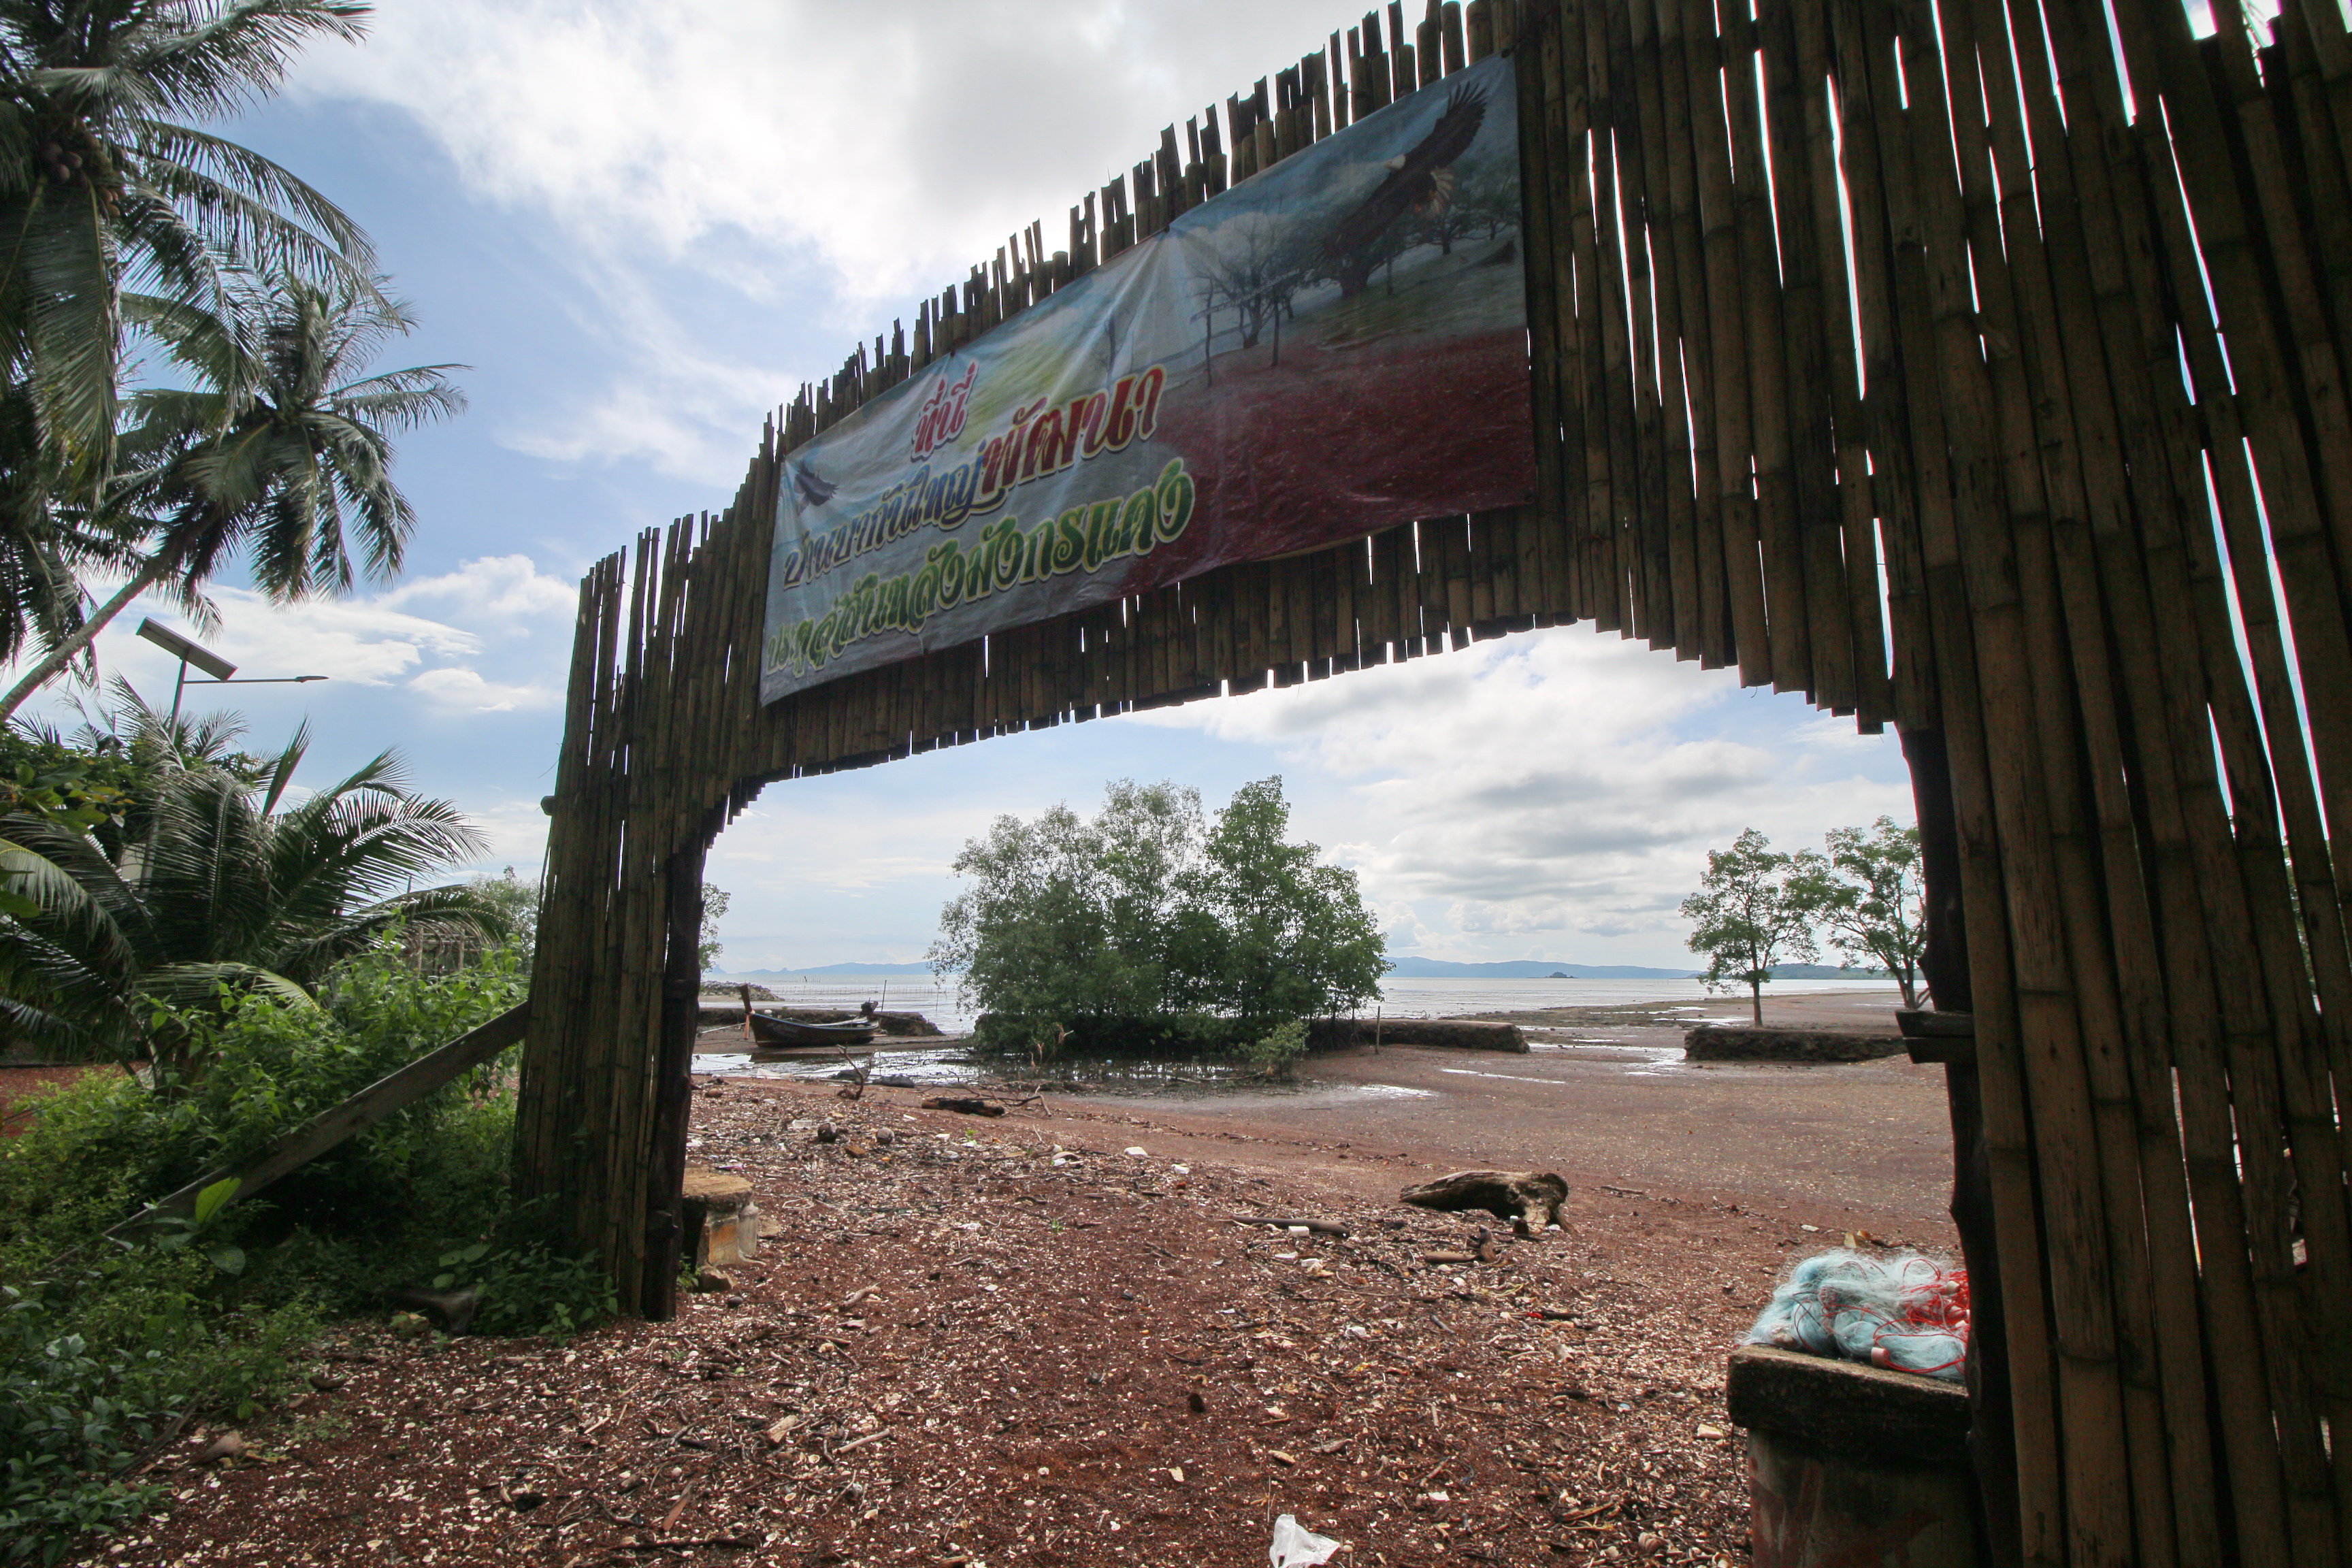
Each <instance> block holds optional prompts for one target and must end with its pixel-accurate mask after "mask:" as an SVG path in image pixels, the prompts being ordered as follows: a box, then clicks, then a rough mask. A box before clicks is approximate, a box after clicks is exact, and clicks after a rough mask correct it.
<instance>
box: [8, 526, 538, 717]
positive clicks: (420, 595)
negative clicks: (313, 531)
mask: <svg viewBox="0 0 2352 1568" xmlns="http://www.w3.org/2000/svg"><path fill="white" fill-rule="evenodd" d="M94 591H95V592H98V593H100V594H103V593H105V592H106V591H107V590H106V588H105V586H104V585H103V584H100V585H99V586H98V587H97V588H96V589H95V590H94ZM212 597H213V601H214V604H215V607H216V608H217V609H218V611H219V616H220V619H219V624H218V625H217V626H214V627H211V628H209V629H202V630H196V629H195V628H190V627H188V626H184V623H183V618H182V617H181V616H179V615H178V614H177V613H176V611H175V610H174V609H173V607H171V606H167V605H155V604H152V603H151V602H149V601H144V600H142V601H141V602H140V603H138V604H136V605H132V606H131V608H130V609H129V610H127V611H125V612H124V613H123V614H122V615H121V616H119V617H117V619H116V620H115V621H114V623H113V624H112V625H110V626H108V627H107V629H106V630H105V631H104V632H103V633H101V634H100V637H99V644H98V651H99V659H100V666H101V668H104V669H106V670H109V671H121V672H122V673H125V674H127V675H129V676H130V677H131V679H132V680H133V681H134V682H135V683H136V684H138V685H139V686H140V688H141V689H142V690H145V691H148V692H151V693H153V692H157V691H159V690H160V691H167V690H168V689H169V686H170V684H171V682H172V680H173V675H174V671H175V664H174V661H173V659H172V658H171V657H170V656H169V655H168V654H166V653H164V652H163V650H162V649H160V648H157V647H152V646H151V645H150V644H148V643H146V642H143V641H142V640H140V638H139V637H138V636H137V635H136V634H137V629H138V626H139V623H140V621H141V619H142V617H143V616H147V615H153V616H155V617H156V618H157V619H159V620H162V621H163V622H165V623H166V624H167V625H172V626H177V627H179V629H181V630H184V631H189V630H194V631H195V635H196V636H197V639H198V640H199V641H200V642H202V643H203V644H204V645H205V647H209V648H212V649H213V650H215V652H217V653H218V654H220V655H221V657H223V658H226V659H227V660H229V661H230V662H231V663H232V664H234V665H235V666H236V671H237V678H238V679H283V678H286V677H290V676H299V675H320V676H325V677H326V678H327V684H325V685H323V686H316V687H310V688H307V689H308V690H309V691H310V693H311V694H312V695H313V696H314V697H315V698H318V699H320V700H329V701H332V700H336V698H337V697H338V696H339V695H340V693H341V691H343V690H345V689H349V688H351V687H354V686H359V687H375V688H383V689H405V690H407V691H410V692H413V693H415V695H416V696H418V697H421V698H424V699H425V700H427V701H429V702H430V703H431V704H432V705H433V706H434V707H435V708H436V709H437V710H445V711H459V712H512V711H519V710H534V709H547V708H551V707H555V706H558V705H560V704H561V702H562V689H561V683H562V679H563V678H564V670H565V665H566V661H567V659H568V658H569V655H570V651H571V638H570V637H569V635H568V634H569V633H570V631H571V624H570V623H571V616H572V610H573V607H574V605H575V595H574V591H573V589H572V586H571V584H566V583H563V582H562V581H561V580H559V579H557V578H553V577H549V576H545V575H542V574H541V573H540V572H539V570H538V569H537V567H536V566H534V565H533V564H532V563H531V561H530V558H529V557H528V556H524V555H501V556H486V557H482V558H480V559H478V560H473V561H467V562H465V563H461V564H460V565H458V566H457V568H456V569H455V570H453V571H449V572H446V573H443V574H439V575H437V576H433V577H420V578H417V579H415V580H414V581H412V582H408V583H404V584H401V585H400V586H398V587H396V588H393V589H391V590H389V591H387V592H384V593H382V594H375V595H361V596H355V597H352V598H343V599H330V598H319V599H307V600H302V601H299V602H298V603H295V604H290V605H273V604H271V603H270V602H269V601H268V599H266V598H264V597H263V596H262V595H258V594H256V593H253V592H251V591H250V590H247V589H243V588H216V589H214V590H213V591H212ZM413 608H431V609H435V610H437V611H439V612H440V614H439V615H438V616H427V615H419V614H415V613H413ZM534 634H539V635H537V636H536V640H535V643H533V644H532V646H530V647H529V649H528V651H527V652H524V651H522V650H518V649H516V648H515V647H512V646H511V645H514V644H518V643H529V642H532V639H533V638H534ZM493 659H495V660H496V665H495V671H494V673H495V674H496V675H497V676H499V677H501V678H502V679H492V678H491V676H488V675H485V674H484V673H483V672H482V667H483V666H485V665H488V664H489V663H490V662H491V661H492V660H493ZM534 676H535V677H537V679H531V678H532V677H534ZM70 690H71V689H70V688H69V687H66V686H62V685H60V686H55V687H52V688H51V689H50V690H49V692H48V693H47V695H46V700H45V701H46V705H48V706H63V705H65V704H66V703H67V700H68V697H69V694H70ZM190 693H191V697H190V700H192V701H209V700H211V699H212V697H213V695H214V694H213V693H211V692H210V691H209V690H207V689H205V686H204V685H203V683H202V682H201V680H199V681H198V682H196V683H194V684H192V685H191V687H190Z"/></svg>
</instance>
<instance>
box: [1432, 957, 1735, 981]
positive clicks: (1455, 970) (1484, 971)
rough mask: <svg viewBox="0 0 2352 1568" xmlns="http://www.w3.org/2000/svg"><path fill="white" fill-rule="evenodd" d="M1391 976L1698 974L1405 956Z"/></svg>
mask: <svg viewBox="0 0 2352 1568" xmlns="http://www.w3.org/2000/svg"><path fill="white" fill-rule="evenodd" d="M1389 973H1391V974H1392V975H1394V976H1396V977H1397V978H1398V979H1400V980H1549V979H1551V978H1552V977H1554V976H1555V975H1557V976H1559V977H1560V978H1562V979H1567V980H1687V979H1689V978H1690V977H1691V976H1692V975H1693V974H1695V973H1697V971H1696V970H1690V969H1645V968H1643V967H1642V966H1641V965H1640V964H1636V963H1561V962H1559V960H1557V959H1549V958H1517V959H1512V960H1510V961H1508V962H1507V963H1454V962H1453V961H1452V960H1450V959H1444V958H1416V957H1414V956H1413V955H1412V954H1411V953H1404V954H1401V955H1399V956H1398V957H1395V958H1391V959H1390V960H1389Z"/></svg>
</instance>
